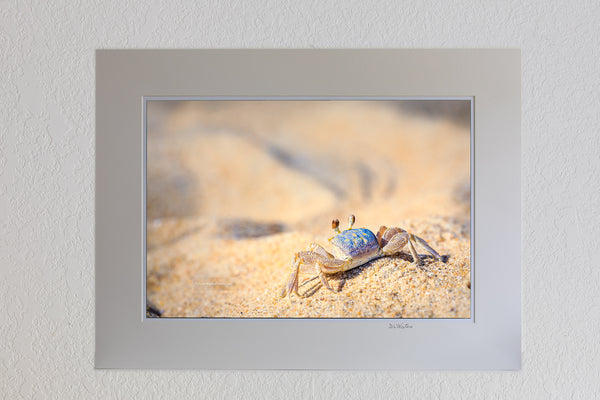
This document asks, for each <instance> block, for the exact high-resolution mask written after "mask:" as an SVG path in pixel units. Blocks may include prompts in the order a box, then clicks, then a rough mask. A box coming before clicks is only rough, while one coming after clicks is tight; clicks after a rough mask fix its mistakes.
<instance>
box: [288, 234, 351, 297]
mask: <svg viewBox="0 0 600 400" xmlns="http://www.w3.org/2000/svg"><path fill="white" fill-rule="evenodd" d="M309 249H311V250H309V251H299V252H298V253H296V254H295V255H294V259H293V260H292V267H291V270H292V272H291V273H290V276H289V278H288V280H287V281H286V283H285V285H284V286H283V288H282V290H281V293H280V296H281V297H285V296H286V295H289V294H291V293H292V292H294V293H295V294H296V295H297V296H298V297H302V296H300V294H299V293H298V281H299V279H298V275H299V273H300V270H302V271H303V272H313V273H314V272H316V274H317V276H318V277H319V278H321V282H323V286H325V287H326V288H327V289H329V290H333V289H331V286H329V283H327V279H326V278H325V274H334V273H336V272H341V271H344V266H345V265H346V264H347V263H348V261H344V260H338V259H335V258H333V255H331V254H330V253H328V252H327V251H326V250H325V249H324V248H322V247H321V246H319V245H317V244H315V243H313V244H311V245H310V246H309Z"/></svg>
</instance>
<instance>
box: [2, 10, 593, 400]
mask: <svg viewBox="0 0 600 400" xmlns="http://www.w3.org/2000/svg"><path fill="white" fill-rule="evenodd" d="M483 3H487V5H486V4H480V2H472V1H465V0H462V1H457V2H447V3H445V2H437V1H413V2H397V1H378V2H364V1H360V0H352V1H347V2H333V1H323V0H320V1H306V2H296V1H291V0H283V1H282V0H278V1H266V0H263V1H261V0H251V1H241V0H234V1H220V2H217V1H211V2H206V1H197V2H181V1H157V2H154V4H149V2H141V1H140V2H136V1H126V2H120V1H113V0H109V1H106V0H102V1H79V2H66V1H61V0H58V1H52V2H42V1H40V2H32V1H9V0H3V1H1V2H0V4H1V6H0V76H1V78H0V99H1V104H0V135H1V140H0V218H1V219H0V229H1V234H0V273H1V277H0V306H1V307H0V397H2V398H7V399H17V398H64V399H71V398H72V399H79V398H103V399H104V398H224V399H225V398H227V399H230V398H283V397H284V396H286V397H290V398H327V399H342V398H375V396H377V397H378V398H434V399H449V398H492V399H495V398H499V399H500V398H502V399H504V398H540V399H541V398H544V399H545V398H561V399H562V398H574V399H591V398H597V397H598V396H599V394H598V393H599V392H600V383H599V382H600V344H599V343H600V341H599V340H598V332H600V296H599V294H600V268H599V267H600V261H598V253H599V250H600V247H599V244H598V243H599V240H598V238H599V237H600V225H599V224H598V222H599V221H600V198H599V195H600V179H599V176H600V161H599V156H598V154H599V152H600V72H599V71H600V46H599V44H598V38H599V37H600V24H598V21H599V20H600V5H599V3H598V2H597V1H579V2H576V3H573V2H568V1H531V2H522V1H503V2H483ZM237 47H250V48H255V47H285V48H293V47H304V48H354V47H365V48H369V47H383V48H403V47H417V48H432V47H433V48H435V47H449V48H452V47H517V48H521V49H522V62H523V87H522V98H523V122H522V207H523V216H522V243H523V249H522V260H523V273H522V279H523V367H522V370H521V371H519V372H416V373H414V372H310V371H308V372H293V371H292V372H235V371H234V372H223V371H101V370H98V371H96V370H94V368H93V365H94V364H93V360H94V230H93V226H94V50H95V49H96V48H237ZM510 250H511V249H505V251H510Z"/></svg>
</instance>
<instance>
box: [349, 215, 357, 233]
mask: <svg viewBox="0 0 600 400" xmlns="http://www.w3.org/2000/svg"><path fill="white" fill-rule="evenodd" d="M354 221H356V217H355V216H354V214H350V218H348V229H352V226H354Z"/></svg>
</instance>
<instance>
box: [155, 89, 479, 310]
mask: <svg viewBox="0 0 600 400" xmlns="http://www.w3.org/2000/svg"><path fill="white" fill-rule="evenodd" d="M468 107H469V106H468V103H467V102H459V101H442V102H440V101H437V102H433V101H417V102H415V101H412V102H406V101H401V102H374V101H369V102H357V101H318V102H317V101H293V102H290V101H281V102H274V101H212V102H211V101H208V102H207V101H185V102H176V101H168V102H167V101H150V102H148V107H147V111H148V112H147V124H148V136H147V298H148V300H149V301H150V302H152V303H153V304H154V305H155V307H156V308H158V309H159V310H160V311H161V312H162V316H163V317H259V318H262V317H266V318H286V317H349V318H357V317H358V318H365V317H366V318H383V317H385V318H469V317H470V308H471V305H470V294H471V290H470V185H469V168H470V161H469V158H470V156H469V154H470V148H469V146H470V135H469V129H470V128H469V122H470V116H469V115H470V114H469V108H468ZM349 214H355V215H356V224H355V227H364V228H369V229H371V230H372V231H374V232H376V231H377V229H378V228H379V226H380V225H386V226H388V227H391V226H398V227H402V228H404V229H406V230H408V231H409V232H413V233H415V234H417V235H419V236H420V237H422V238H424V239H425V240H427V241H428V242H429V244H430V245H431V246H432V247H433V248H434V249H436V250H437V251H438V253H440V254H442V255H446V256H447V257H448V261H447V263H443V262H428V263H426V264H425V266H424V267H423V268H419V267H415V266H413V265H411V261H412V258H411V256H410V255H409V252H408V249H407V251H406V254H400V255H399V256H397V257H388V258H382V259H379V260H375V261H372V262H370V263H368V264H366V265H364V266H361V267H358V268H355V269H353V270H351V271H347V272H342V273H339V274H335V275H331V276H329V282H330V285H331V286H332V287H333V288H334V289H335V290H337V291H338V292H337V293H333V292H330V291H328V290H327V289H325V288H323V287H322V286H321V283H320V282H319V280H318V279H317V280H313V281H310V282H308V283H307V284H304V285H303V286H301V288H300V292H301V293H305V294H306V295H307V297H304V298H298V297H296V296H295V295H292V297H291V300H292V301H291V302H290V301H289V300H288V299H287V298H283V299H282V298H279V293H280V291H281V287H282V285H283V283H284V281H285V280H286V279H287V277H288V276H289V273H290V265H291V260H292V258H293V256H294V253H295V252H297V251H301V250H305V249H306V247H307V246H308V245H309V244H310V243H312V242H316V243H320V244H322V245H324V247H326V248H328V246H327V244H328V242H327V239H328V238H329V237H331V236H332V230H331V220H332V219H333V218H339V219H340V222H341V227H342V228H344V229H345V228H346V226H347V218H348V215H349ZM417 251H418V252H419V253H424V251H423V250H422V249H421V248H417ZM305 278H310V275H302V276H301V282H302V281H303V280H305Z"/></svg>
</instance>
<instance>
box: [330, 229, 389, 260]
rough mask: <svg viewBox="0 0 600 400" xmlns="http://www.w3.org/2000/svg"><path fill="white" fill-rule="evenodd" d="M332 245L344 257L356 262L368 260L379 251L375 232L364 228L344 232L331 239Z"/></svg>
mask: <svg viewBox="0 0 600 400" xmlns="http://www.w3.org/2000/svg"><path fill="white" fill-rule="evenodd" d="M331 244H332V245H333V246H334V247H336V248H337V249H338V250H339V251H340V252H341V253H342V254H343V255H345V256H350V257H351V258H352V259H355V260H356V259H364V258H368V257H369V256H372V255H374V254H375V253H377V251H378V250H379V243H377V238H376V237H375V235H374V234H373V232H371V231H370V230H368V229H364V228H360V229H349V230H347V231H343V232H341V233H339V234H337V235H336V236H334V237H333V238H331Z"/></svg>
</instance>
